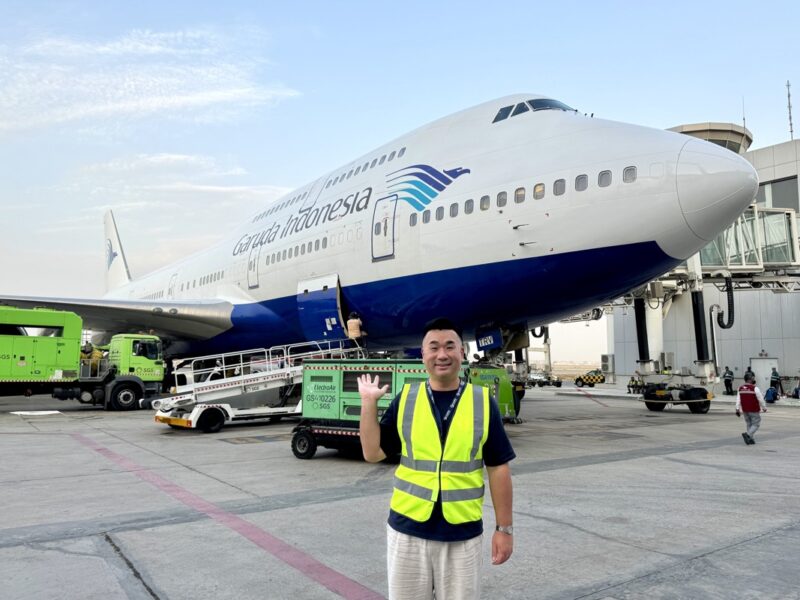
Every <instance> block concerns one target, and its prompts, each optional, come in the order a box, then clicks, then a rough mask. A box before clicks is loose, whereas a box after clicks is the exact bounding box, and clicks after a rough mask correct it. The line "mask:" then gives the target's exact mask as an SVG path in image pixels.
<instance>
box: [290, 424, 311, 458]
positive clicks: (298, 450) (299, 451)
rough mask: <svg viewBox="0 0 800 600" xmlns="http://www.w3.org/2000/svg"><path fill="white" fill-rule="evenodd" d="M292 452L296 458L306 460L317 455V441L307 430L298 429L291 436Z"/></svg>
mask: <svg viewBox="0 0 800 600" xmlns="http://www.w3.org/2000/svg"><path fill="white" fill-rule="evenodd" d="M292 452H293V453H294V455H295V456H296V457H297V458H302V459H304V460H308V459H310V458H314V455H315V454H316V453H317V440H315V439H314V434H313V433H311V431H309V430H308V429H300V430H298V431H296V432H295V433H294V435H293V436H292Z"/></svg>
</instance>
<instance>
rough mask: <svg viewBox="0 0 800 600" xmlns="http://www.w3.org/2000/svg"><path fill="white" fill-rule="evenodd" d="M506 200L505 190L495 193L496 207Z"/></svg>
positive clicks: (503, 203) (499, 206)
mask: <svg viewBox="0 0 800 600" xmlns="http://www.w3.org/2000/svg"><path fill="white" fill-rule="evenodd" d="M507 202H508V194H506V193H505V192H498V193H497V207H498V208H502V207H504V206H505V205H506V203H507Z"/></svg>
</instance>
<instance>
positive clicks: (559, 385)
mask: <svg viewBox="0 0 800 600" xmlns="http://www.w3.org/2000/svg"><path fill="white" fill-rule="evenodd" d="M553 385H554V386H556V387H561V382H560V381H556V382H555V383H554V384H553Z"/></svg>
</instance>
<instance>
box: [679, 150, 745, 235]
mask: <svg viewBox="0 0 800 600" xmlns="http://www.w3.org/2000/svg"><path fill="white" fill-rule="evenodd" d="M676 180H677V188H678V202H679V203H680V206H681V212H683V217H684V219H686V224H687V225H689V229H691V230H692V231H693V232H694V234H695V235H697V236H698V237H700V238H702V239H704V240H706V241H709V242H710V241H711V240H713V239H714V238H715V237H716V236H717V235H718V234H719V233H720V232H721V231H722V230H723V229H725V228H726V227H727V226H728V225H730V224H731V223H733V221H734V220H735V219H736V217H738V216H739V215H740V214H741V213H742V211H743V210H744V209H745V208H746V207H747V206H748V205H749V204H750V203H752V201H753V198H755V195H756V191H758V176H757V175H756V171H755V169H754V168H753V166H752V165H751V164H750V163H749V162H747V161H746V160H745V159H743V158H742V157H741V156H739V155H738V154H735V153H733V152H731V151H730V150H727V149H725V148H723V147H721V146H717V145H716V144H712V143H711V142H705V141H702V140H697V139H692V140H689V141H688V142H687V143H686V144H685V145H684V146H683V149H682V150H681V153H680V156H679V157H678V165H677V177H676Z"/></svg>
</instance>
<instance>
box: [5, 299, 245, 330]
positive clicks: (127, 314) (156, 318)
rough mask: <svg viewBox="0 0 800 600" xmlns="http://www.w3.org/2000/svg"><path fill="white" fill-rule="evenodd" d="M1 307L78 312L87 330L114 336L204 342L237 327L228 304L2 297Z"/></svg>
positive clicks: (219, 301) (217, 302) (205, 301)
mask: <svg viewBox="0 0 800 600" xmlns="http://www.w3.org/2000/svg"><path fill="white" fill-rule="evenodd" d="M0 304H6V305H9V306H18V307H22V308H36V307H43V308H52V309H57V310H68V311H72V312H75V313H77V314H79V315H80V316H81V318H82V319H83V326H84V327H85V328H86V329H92V330H94V331H112V332H114V333H127V332H141V331H150V330H151V329H152V330H153V332H154V333H155V334H156V335H159V336H161V337H164V338H176V339H190V340H191V339H195V340H198V339H199V340H202V339H208V338H211V337H214V336H215V335H218V334H220V333H222V332H224V331H226V330H228V329H230V328H231V327H232V326H233V323H232V322H231V312H232V311H233V304H231V303H230V302H226V301H224V300H195V301H189V302H175V301H171V300H166V301H160V302H152V301H145V300H104V299H96V298H44V297H37V296H0Z"/></svg>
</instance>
